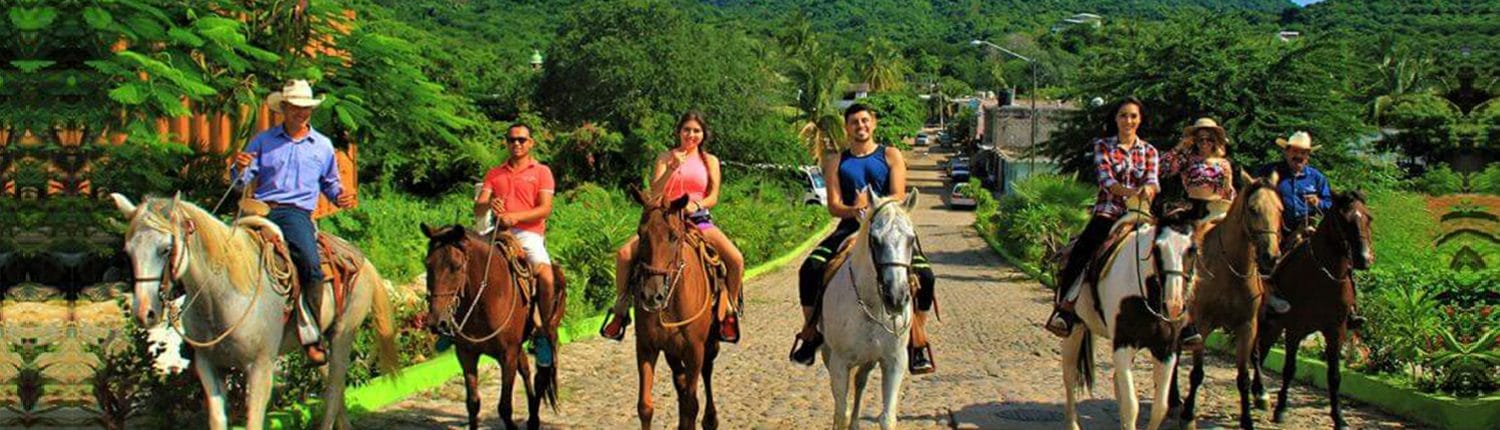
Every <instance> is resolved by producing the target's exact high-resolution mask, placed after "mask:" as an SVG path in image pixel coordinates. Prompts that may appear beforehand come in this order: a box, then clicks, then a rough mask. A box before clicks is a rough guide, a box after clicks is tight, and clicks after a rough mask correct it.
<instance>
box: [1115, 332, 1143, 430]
mask: <svg viewBox="0 0 1500 430" xmlns="http://www.w3.org/2000/svg"><path fill="white" fill-rule="evenodd" d="M1114 358H1115V401H1116V402H1118V403H1119V404H1120V428H1121V429H1125V430H1130V429H1134V428H1135V419H1136V416H1137V415H1138V414H1139V413H1140V409H1141V405H1140V403H1138V401H1137V399H1136V398H1135V381H1134V380H1133V379H1134V378H1133V377H1132V375H1131V374H1130V368H1131V366H1134V365H1135V348H1129V347H1126V348H1118V349H1115V357H1114Z"/></svg>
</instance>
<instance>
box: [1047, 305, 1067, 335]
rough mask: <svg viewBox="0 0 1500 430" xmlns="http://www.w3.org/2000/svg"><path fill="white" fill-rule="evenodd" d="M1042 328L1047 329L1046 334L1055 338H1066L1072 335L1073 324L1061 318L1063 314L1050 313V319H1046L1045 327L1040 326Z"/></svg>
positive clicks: (1065, 318)
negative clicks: (1048, 333)
mask: <svg viewBox="0 0 1500 430" xmlns="http://www.w3.org/2000/svg"><path fill="white" fill-rule="evenodd" d="M1042 328H1045V329H1047V331H1048V332H1050V333H1052V334H1053V335H1056V336H1057V337H1068V335H1071V334H1073V322H1072V321H1069V320H1068V318H1067V317H1065V316H1063V313H1062V312H1060V311H1054V312H1052V318H1050V319H1048V320H1047V325H1044V326H1042Z"/></svg>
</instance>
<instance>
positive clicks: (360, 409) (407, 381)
mask: <svg viewBox="0 0 1500 430" xmlns="http://www.w3.org/2000/svg"><path fill="white" fill-rule="evenodd" d="M836 225H837V223H835V222H833V221H829V222H828V223H827V224H826V225H824V226H823V229H822V230H819V231H818V232H817V233H815V234H813V235H811V236H808V238H807V239H806V240H804V241H802V243H800V244H798V245H797V246H796V247H795V248H792V249H791V250H788V252H786V253H785V254H782V255H781V256H778V257H776V258H773V259H771V260H770V261H766V262H764V263H761V264H758V265H756V266H755V267H752V268H750V269H747V270H745V280H746V281H749V280H751V279H754V278H756V277H758V276H760V275H764V274H766V273H770V272H773V271H776V270H777V269H780V268H781V267H782V266H785V265H787V264H788V263H791V262H792V261H793V260H795V259H796V258H797V257H799V256H801V255H802V253H804V252H807V250H808V249H811V248H812V247H813V246H815V245H817V244H818V241H820V240H822V239H823V237H824V236H827V235H828V233H830V232H832V231H833V228H834V226H836ZM602 324H604V314H599V315H595V316H591V317H588V318H584V319H581V320H577V321H574V322H573V323H572V324H565V325H563V326H562V327H559V328H558V330H557V337H558V339H557V340H558V344H559V345H566V344H568V343H570V342H575V341H580V340H585V339H589V338H594V337H598V336H599V333H598V330H599V326H600V325H602ZM493 361H494V360H493V359H491V358H489V357H483V358H481V362H482V363H489V362H493ZM462 372H463V369H460V368H459V366H458V357H457V356H455V355H453V351H452V350H449V351H448V352H444V353H442V354H439V355H437V356H434V357H432V358H430V359H428V360H427V361H424V362H421V363H417V364H413V365H411V366H407V367H406V368H404V369H401V374H400V375H396V376H390V375H388V376H381V377H378V378H375V379H371V380H370V381H369V382H366V383H365V384H364V385H361V386H359V387H353V388H348V389H346V390H345V393H344V404H345V407H346V409H348V414H349V417H350V418H353V417H356V416H359V415H362V414H364V413H368V412H372V411H378V410H380V409H382V408H385V407H386V406H390V405H393V404H395V403H397V402H400V401H402V400H405V399H406V398H407V397H411V395H412V394H416V393H418V392H421V391H426V390H430V389H432V388H436V387H439V386H442V385H443V384H445V383H447V382H448V380H449V379H452V378H453V377H454V376H457V375H459V374H460V373H462ZM322 413H323V409H322V401H321V400H310V401H307V402H304V403H300V404H297V405H295V406H292V407H291V408H288V409H287V410H281V411H274V412H269V413H267V414H266V428H269V429H299V428H308V427H310V426H312V424H313V423H315V422H316V421H317V418H319V416H320V415H322ZM235 428H237V429H238V428H242V427H235Z"/></svg>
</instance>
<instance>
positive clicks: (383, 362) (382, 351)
mask: <svg viewBox="0 0 1500 430" xmlns="http://www.w3.org/2000/svg"><path fill="white" fill-rule="evenodd" d="M365 266H366V267H365V268H364V270H365V271H368V272H371V273H372V274H373V273H374V270H375V266H374V265H372V264H370V262H369V261H368V260H367V261H365ZM371 279H373V280H374V281H375V282H374V286H373V288H374V289H375V295H374V297H373V298H372V299H371V300H372V301H373V303H371V307H372V312H374V314H375V345H376V346H375V357H376V362H377V363H378V365H379V368H380V373H382V374H386V375H395V374H398V373H401V353H400V351H399V350H398V349H397V347H396V307H395V305H394V304H392V303H391V295H390V292H388V291H386V283H385V282H384V280H383V279H381V278H380V276H378V275H376V276H373V277H372V278H371Z"/></svg>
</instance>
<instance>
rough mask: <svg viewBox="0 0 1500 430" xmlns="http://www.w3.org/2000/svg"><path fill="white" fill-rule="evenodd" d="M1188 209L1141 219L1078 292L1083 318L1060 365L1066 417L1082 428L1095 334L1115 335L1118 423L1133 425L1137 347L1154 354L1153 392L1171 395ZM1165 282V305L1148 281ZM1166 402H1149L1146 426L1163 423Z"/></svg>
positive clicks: (1189, 236)
mask: <svg viewBox="0 0 1500 430" xmlns="http://www.w3.org/2000/svg"><path fill="white" fill-rule="evenodd" d="M1185 215H1186V211H1182V210H1178V211H1173V212H1169V213H1168V214H1167V215H1165V216H1163V217H1162V218H1161V219H1160V220H1159V221H1158V222H1156V223H1150V222H1144V223H1140V224H1135V225H1134V227H1133V229H1132V230H1130V231H1129V232H1128V233H1125V237H1124V238H1123V239H1121V240H1120V242H1119V246H1117V247H1115V248H1113V250H1112V251H1111V252H1109V253H1108V254H1107V255H1108V259H1107V260H1105V261H1107V262H1108V263H1106V264H1105V265H1104V266H1103V270H1102V272H1101V273H1100V275H1099V280H1098V281H1097V282H1093V283H1085V284H1084V285H1083V287H1082V288H1084V290H1083V291H1080V294H1079V298H1078V306H1077V309H1078V316H1079V318H1080V319H1082V320H1083V325H1081V326H1079V327H1077V328H1076V329H1074V330H1073V333H1072V334H1071V335H1070V336H1068V338H1067V339H1064V340H1063V345H1062V351H1063V352H1062V356H1063V360H1062V365H1063V382H1064V390H1065V394H1066V396H1067V403H1066V404H1065V406H1064V409H1063V410H1064V417H1065V418H1064V421H1065V422H1066V423H1067V428H1069V429H1074V430H1076V429H1078V428H1079V427H1078V408H1077V392H1076V391H1078V389H1079V388H1083V389H1090V388H1092V385H1093V381H1094V376H1093V373H1094V353H1093V348H1094V346H1093V343H1094V340H1093V339H1094V336H1095V335H1099V336H1103V337H1105V338H1107V339H1111V340H1113V347H1112V348H1111V351H1112V352H1113V353H1114V354H1113V355H1114V370H1115V399H1116V400H1118V401H1119V402H1120V426H1121V427H1122V428H1135V422H1136V413H1137V412H1138V410H1139V405H1137V404H1136V396H1135V384H1134V382H1132V377H1131V368H1132V367H1133V364H1132V363H1134V361H1135V355H1136V352H1138V351H1141V350H1146V351H1149V352H1150V353H1151V357H1152V358H1154V359H1155V361H1154V362H1153V364H1154V367H1155V368H1154V370H1153V372H1152V380H1153V381H1154V382H1155V385H1156V391H1155V398H1157V399H1162V398H1165V397H1166V394H1167V389H1168V388H1170V387H1171V385H1170V384H1169V382H1170V377H1171V375H1172V369H1174V368H1176V367H1177V353H1178V350H1179V349H1180V348H1179V345H1178V342H1177V335H1178V332H1179V330H1180V329H1181V325H1182V320H1181V318H1180V314H1181V311H1182V306H1183V299H1182V297H1183V295H1184V292H1183V290H1185V289H1186V288H1187V285H1188V284H1189V283H1190V282H1191V281H1190V278H1191V276H1192V275H1191V270H1190V269H1187V268H1188V267H1191V265H1192V258H1193V252H1194V250H1193V224H1192V222H1191V221H1192V220H1189V219H1187V217H1186V216H1185ZM1153 281H1155V282H1157V285H1159V286H1160V287H1161V288H1162V291H1161V293H1162V295H1163V297H1164V300H1162V302H1163V304H1164V305H1165V306H1161V305H1158V304H1156V303H1155V302H1156V300H1153V299H1152V294H1150V292H1149V291H1148V290H1149V286H1148V283H1150V282H1153ZM1167 409H1168V408H1167V405H1166V403H1163V402H1156V403H1154V404H1153V405H1152V406H1151V421H1150V422H1149V423H1148V424H1147V427H1146V428H1148V429H1151V430H1155V429H1157V428H1159V427H1160V426H1161V424H1162V422H1163V421H1165V420H1166V417H1167Z"/></svg>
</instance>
